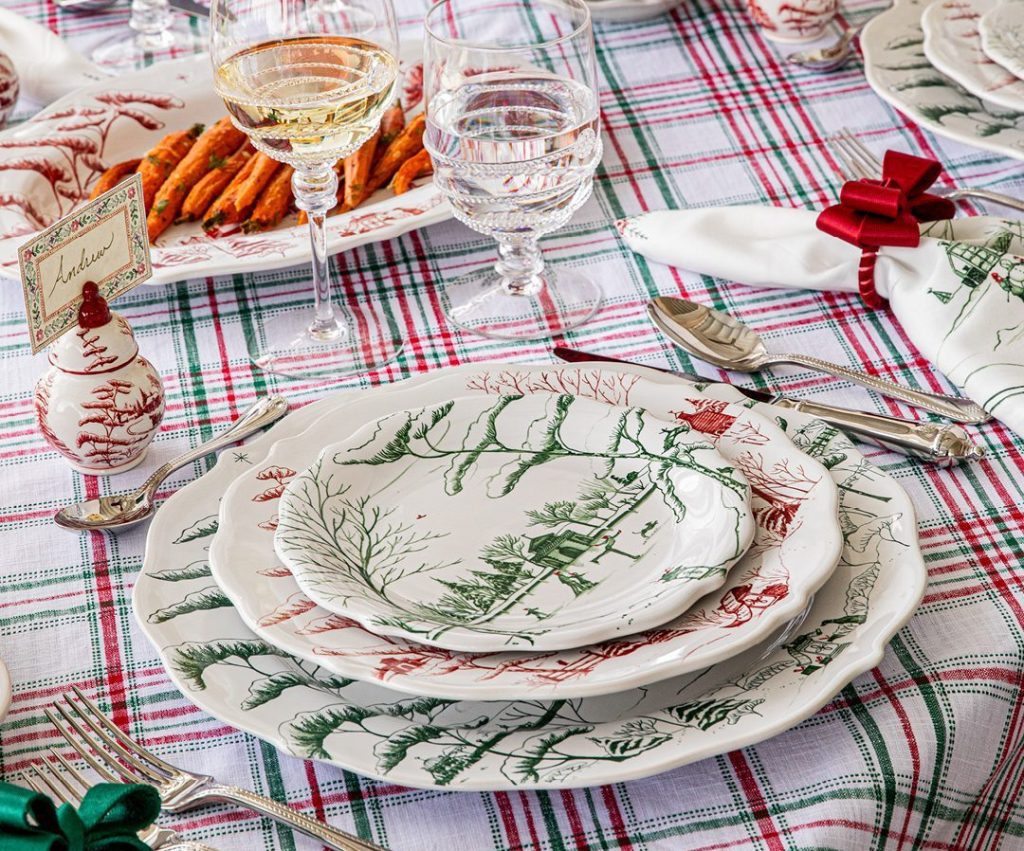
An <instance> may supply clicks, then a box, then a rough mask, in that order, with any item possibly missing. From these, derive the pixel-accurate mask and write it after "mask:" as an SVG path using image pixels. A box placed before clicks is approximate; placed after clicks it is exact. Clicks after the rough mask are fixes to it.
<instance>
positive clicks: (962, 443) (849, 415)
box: [553, 346, 985, 467]
mask: <svg viewBox="0 0 1024 851" xmlns="http://www.w3.org/2000/svg"><path fill="white" fill-rule="evenodd" d="M553 354H554V355H555V357H557V358H558V359H559V360H563V361H566V362H567V363H582V362H585V361H590V362H592V363H594V362H596V363H617V364H624V365H626V366H632V367H640V368H641V369H652V370H655V371H656V372H661V373H664V374H666V375H672V376H675V377H676V378H681V379H683V380H684V381H687V382H689V383H699V384H728V382H725V381H715V380H714V379H711V378H704V377H702V376H700V375H692V374H690V373H687V372H681V371H679V370H675V369H665V368H664V367H660V366H648V365H647V364H636V363H632V362H630V361H627V360H621V359H620V358H613V357H608V356H607V355H595V354H591V353H589V352H581V351H579V350H578V349H569V348H565V347H564V346H557V347H556V348H555V349H553ZM728 386H729V387H732V388H733V389H734V390H737V391H738V392H739V393H742V394H743V395H744V396H746V397H747V398H748V399H753V400H755V401H757V402H764V403H766V404H769V405H774V406H775V407H777V408H785V409H787V410H792V411H800V412H802V413H805V414H809V415H810V416H812V417H817V418H818V419H820V420H824V421H825V422H827V423H829V425H833V426H835V427H836V428H839V429H842V430H843V431H845V432H849V433H850V434H852V435H854V436H855V437H857V438H858V439H860V440H864V441H867V442H868V443H873V444H876V445H878V446H882V447H884V448H885V449H891V450H893V451H894V452H901V453H903V454H904V455H909V456H911V457H912V458H918V459H920V460H922V461H928V462H931V463H933V464H938V465H939V466H942V467H948V466H951V465H953V464H959V463H960V462H961V461H967V460H974V459H978V458H981V457H983V456H984V454H985V449H984V447H982V446H977V445H976V444H975V443H974V442H973V441H972V440H971V438H970V436H969V435H968V434H967V432H966V430H964V429H963V428H961V427H960V426H958V425H952V424H945V425H942V424H938V423H930V422H918V421H912V420H901V419H898V418H896V417H887V416H885V415H884V414H871V413H868V412H867V411H855V410H852V409H850V408H839V407H836V406H834V405H825V404H822V403H820V402H810V401H807V400H805V399H791V398H790V397H788V396H784V395H782V394H781V393H768V392H766V391H764V390H754V389H752V388H750V387H740V386H738V385H736V384H728Z"/></svg>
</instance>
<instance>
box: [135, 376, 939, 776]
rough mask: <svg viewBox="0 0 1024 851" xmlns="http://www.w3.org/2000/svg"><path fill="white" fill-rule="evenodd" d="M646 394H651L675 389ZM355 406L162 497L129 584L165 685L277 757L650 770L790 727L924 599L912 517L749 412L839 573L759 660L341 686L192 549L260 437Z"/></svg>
mask: <svg viewBox="0 0 1024 851" xmlns="http://www.w3.org/2000/svg"><path fill="white" fill-rule="evenodd" d="M539 371H540V370H539V368H533V369H532V370H531V369H530V368H528V367H523V368H520V369H517V370H516V372H515V373H513V374H510V373H509V371H508V370H505V369H503V368H502V367H500V366H495V367H490V368H489V367H487V366H486V365H484V366H481V365H474V366H472V367H461V368H455V369H452V370H443V371H437V372H435V373H432V374H431V376H428V377H427V380H429V378H431V377H437V376H439V375H463V376H465V377H466V379H467V380H469V379H470V378H474V379H476V378H479V379H480V380H483V381H486V382H489V383H490V385H491V386H498V385H501V384H502V383H503V382H504V381H505V377H506V376H510V378H511V379H515V377H516V375H519V374H524V373H525V374H533V375H536V374H537V373H538V372H539ZM546 371H547V372H549V373H551V374H554V375H558V376H561V378H562V379H563V380H564V381H567V382H573V383H576V384H578V385H579V386H583V385H587V386H588V387H590V388H592V390H593V392H595V393H600V392H601V388H602V387H603V386H604V383H605V382H612V383H614V382H615V381H617V380H621V379H622V378H623V376H630V377H634V378H635V377H636V376H635V375H634V374H632V373H630V372H629V371H628V369H617V368H615V367H601V368H588V369H580V368H571V369H570V368H550V367H549V368H546ZM659 380H660V379H659ZM416 381H417V380H413V381H411V382H404V383H403V384H405V385H407V386H411V385H414V384H415V383H416ZM662 383H663V385H664V388H665V393H666V394H672V393H678V392H680V388H681V387H683V386H684V385H681V384H680V383H679V382H677V381H671V380H665V381H662ZM709 389H713V390H714V391H715V392H730V391H728V390H727V389H726V390H721V389H720V388H717V387H715V388H709ZM362 395H363V394H362V393H360V392H353V393H351V394H338V395H337V396H334V397H332V398H331V399H329V400H324V401H323V402H319V403H317V404H315V405H310V406H308V407H306V408H304V409H302V410H299V411H297V412H295V413H294V414H291V415H290V416H289V417H287V418H286V419H285V420H284V421H283V422H282V423H281V424H279V425H278V426H275V427H274V428H273V429H272V430H271V431H269V432H268V433H266V434H264V435H263V436H261V437H259V438H257V439H256V440H254V441H252V442H251V443H249V444H247V445H246V446H245V448H244V451H239V452H230V451H229V452H225V453H224V454H223V455H222V456H221V460H220V463H219V464H218V465H217V466H216V467H215V468H214V469H213V470H212V471H211V472H210V473H208V474H207V475H205V476H203V477H202V478H201V479H198V480H197V481H195V482H193V483H192V484H190V485H188V486H187V487H185V488H183V489H182V490H180V491H178V492H177V493H176V494H174V495H173V496H172V497H171V498H170V499H169V500H168V501H167V502H166V503H165V504H164V506H163V507H162V508H161V510H160V512H159V513H158V514H157V515H156V517H155V518H154V520H153V523H152V525H151V527H150V532H149V540H148V545H147V548H146V558H145V561H144V564H143V568H142V571H141V573H140V575H139V578H138V580H137V582H136V585H135V594H134V599H133V603H134V608H135V612H136V616H137V618H138V621H139V623H140V624H141V626H142V629H143V630H144V631H145V633H146V634H147V635H148V636H149V638H150V640H151V641H153V643H154V644H155V646H156V647H157V648H159V650H160V653H161V656H162V658H163V660H164V663H165V664H166V666H167V669H168V672H169V674H170V676H171V678H172V679H173V680H174V682H175V683H176V684H177V685H178V686H179V687H180V688H181V689H182V691H183V692H184V693H185V694H186V695H188V696H189V698H190V699H191V700H193V701H194V702H195V703H196V704H197V705H199V706H200V707H201V708H203V709H204V710H206V711H207V712H210V713H212V714H213V715H214V716H216V717H218V718H220V719H221V720H223V721H224V722H225V723H227V724H231V725H234V726H236V727H239V728H241V729H243V730H246V731H248V732H250V733H253V734H254V735H256V736H259V737H261V738H263V739H265V740H267V741H268V742H271V743H272V744H274V745H276V746H277V747H280V748H282V749H284V750H287V751H289V752H291V753H294V754H297V755H301V756H306V757H312V758H315V759H321V760H326V761H328V762H330V763H332V764H334V765H337V766H339V767H341V768H346V769H350V770H353V771H357V772H359V773H361V774H366V775H369V776H373V777H379V778H382V779H385V780H387V781H388V782H390V783H400V784H404V785H409V786H423V787H442V788H449V789H455V790H484V789H488V790H499V789H517V788H518V789H523V788H568V787H573V786H587V785H595V784H603V783H614V782H618V781H623V780H629V779H632V778H636V777H642V776H645V775H649V774H655V773H657V772H660V771H666V770H668V769H671V768H674V767H676V766H680V765H684V764H686V763H688V762H693V761H695V760H698V759H702V758H704V757H708V756H713V755H716V754H722V753H726V752H728V751H731V750H734V749H736V748H740V747H744V746H747V745H750V744H753V743H755V742H758V741H761V740H763V739H765V738H767V737H769V736H772V735H776V734H778V733H781V732H782V731H783V730H786V729H787V728H789V727H791V726H793V725H794V724H797V723H798V722H800V721H801V720H803V719H804V718H807V717H808V716H809V715H811V714H812V713H813V712H815V711H816V710H817V709H818V708H819V707H821V706H822V705H823V704H825V703H826V702H827V701H828V700H830V699H831V698H832V697H833V696H834V695H835V694H836V693H837V692H838V691H839V690H840V689H841V688H842V687H843V686H844V685H846V684H847V683H848V682H849V681H850V680H851V679H852V678H853V677H855V676H857V675H858V674H860V673H862V672H864V671H867V670H868V669H870V668H872V667H873V666H874V665H876V664H878V662H879V661H880V660H881V658H882V653H883V651H884V649H885V645H886V643H887V642H888V640H889V639H890V638H891V637H892V635H893V634H894V633H895V631H896V630H897V629H899V627H900V626H901V625H902V624H903V623H905V622H906V620H907V619H908V618H909V617H910V615H911V613H912V612H913V610H914V608H915V607H916V605H917V603H918V601H919V600H920V597H921V594H922V592H923V590H924V584H925V579H926V572H925V567H924V563H923V561H922V559H921V554H920V551H919V549H918V546H917V533H916V525H915V520H914V512H913V507H912V505H911V503H910V501H909V499H908V498H907V495H906V493H904V491H903V490H902V489H901V488H900V487H899V485H898V484H896V482H895V481H893V480H892V479H891V478H890V477H889V476H887V475H886V474H885V473H884V472H883V471H882V470H880V469H878V468H877V467H875V466H873V465H872V464H871V463H870V462H868V461H867V460H866V459H864V458H863V456H861V455H860V454H859V453H858V452H857V450H856V449H855V448H854V447H853V446H851V445H850V443H849V442H848V441H847V440H846V439H845V438H844V437H843V436H842V435H840V434H838V433H836V432H835V431H834V430H832V429H830V428H828V427H827V426H825V425H823V424H822V423H818V422H816V421H814V420H812V419H810V418H809V417H807V416H806V415H802V414H799V413H796V412H792V411H780V412H775V411H774V410H773V409H772V408H771V407H770V406H756V407H755V410H759V411H760V412H762V413H763V414H765V415H767V416H770V417H774V418H775V419H776V421H777V422H778V424H779V425H780V426H781V427H782V428H783V429H784V430H785V431H786V432H787V434H789V435H790V437H791V438H792V439H793V440H794V442H795V443H796V444H797V446H799V447H800V448H801V449H802V450H803V451H804V452H806V453H807V454H809V455H811V456H812V457H815V458H817V459H819V460H820V461H821V462H822V463H824V465H825V466H826V467H827V468H828V469H829V473H830V475H831V476H832V478H833V480H834V481H835V482H836V485H837V487H838V488H839V494H840V505H839V517H840V522H841V525H842V528H843V538H844V547H843V554H842V557H841V559H840V563H839V566H838V567H837V569H836V571H835V573H833V575H832V577H831V578H830V579H829V580H828V582H826V583H825V585H824V586H823V587H822V588H821V589H820V590H819V591H818V593H817V594H816V596H815V600H814V605H813V607H812V608H811V610H810V612H809V613H808V615H807V617H806V618H805V619H804V620H803V621H802V622H801V623H800V624H799V625H798V627H797V628H795V629H793V630H792V632H791V634H790V635H788V636H787V637H786V638H785V639H784V640H782V641H781V642H774V643H773V644H772V645H770V646H771V649H770V650H769V649H768V648H766V647H765V646H760V647H754V648H751V649H750V650H748V651H747V652H745V653H743V654H740V655H738V656H734V657H732V658H730V659H727V660H725V661H723V662H720V663H718V664H717V665H715V666H714V667H712V668H707V669H705V670H702V671H697V672H693V673H691V674H688V675H686V676H685V677H680V678H677V679H672V680H667V681H664V682H661V683H658V684H656V685H654V686H650V687H645V688H637V689H632V690H630V691H626V692H621V693H617V694H615V695H611V696H608V697H601V698H578V699H572V700H553V701H542V700H521V701H490V702H467V701H457V700H445V699H441V698H416V697H409V696H407V695H403V694H400V693H397V692H395V691H392V690H390V689H387V688H385V687H382V686H377V685H372V684H366V683H357V682H353V681H352V680H350V679H347V678H345V677H340V676H337V675H333V674H330V673H328V672H326V671H324V670H323V669H321V668H319V667H318V666H317V665H316V664H315V663H312V662H308V661H303V660H301V659H297V658H296V657H294V656H291V655H289V654H287V653H285V652H284V651H282V650H279V649H278V648H276V647H274V646H272V645H270V644H268V643H267V642H265V641H262V640H260V639H259V638H258V637H257V636H256V635H255V634H254V633H253V632H252V631H251V630H250V629H249V628H248V627H246V625H245V623H244V622H243V621H242V620H241V618H240V617H239V616H238V614H237V613H236V611H235V609H234V608H233V607H232V606H231V603H230V602H229V601H228V600H227V598H226V597H225V596H224V595H223V593H222V592H221V591H220V589H219V588H218V587H217V586H216V585H215V584H213V582H212V580H211V577H210V570H209V565H208V562H207V556H208V552H207V550H208V547H209V544H210V541H211V540H212V538H213V536H214V535H215V534H216V531H217V525H218V520H217V511H218V503H219V501H220V498H221V496H222V494H223V493H224V491H225V489H226V488H227V486H228V485H229V484H230V483H231V481H232V480H233V479H234V478H235V477H236V476H237V475H238V474H239V473H241V472H242V471H244V470H247V469H251V468H253V467H258V466H259V465H261V464H262V461H263V459H265V458H266V457H267V454H268V453H269V451H270V450H271V448H272V447H273V445H274V443H275V442H276V441H277V440H279V439H282V438H287V437H291V436H294V435H296V434H299V433H301V432H302V431H303V430H304V429H305V428H306V427H307V426H308V425H309V424H310V423H312V422H313V421H314V420H315V419H316V418H317V417H318V416H319V415H320V414H322V413H323V412H325V411H326V410H329V409H330V408H331V406H337V405H339V404H340V403H342V402H343V401H344V400H345V399H346V398H347V399H352V400H355V399H358V398H360V397H361V396H362ZM685 395H686V397H688V398H692V397H693V396H694V391H693V390H692V389H690V388H686V389H685ZM727 398H728V399H729V401H734V397H732V396H728V397H727Z"/></svg>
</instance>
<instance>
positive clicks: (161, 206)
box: [153, 198, 169, 213]
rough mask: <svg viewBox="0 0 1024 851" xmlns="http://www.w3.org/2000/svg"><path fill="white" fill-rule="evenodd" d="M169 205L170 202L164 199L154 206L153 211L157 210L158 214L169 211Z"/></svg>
mask: <svg viewBox="0 0 1024 851" xmlns="http://www.w3.org/2000/svg"><path fill="white" fill-rule="evenodd" d="M168 203H169V201H168V199H167V198H162V199H160V200H159V201H157V202H156V203H155V204H154V205H153V209H154V210H156V211H157V212H158V213H162V212H163V211H164V210H166V209H167V204H168Z"/></svg>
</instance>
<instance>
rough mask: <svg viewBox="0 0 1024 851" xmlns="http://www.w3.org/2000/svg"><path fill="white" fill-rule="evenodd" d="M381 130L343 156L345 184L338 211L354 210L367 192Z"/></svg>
mask: <svg viewBox="0 0 1024 851" xmlns="http://www.w3.org/2000/svg"><path fill="white" fill-rule="evenodd" d="M380 136H381V132H380V130H378V131H377V132H376V133H374V134H373V135H372V136H370V138H369V139H367V140H366V141H365V142H363V144H362V145H360V146H359V150H358V151H356V152H355V153H353V154H350V155H349V156H347V157H345V161H344V163H345V164H344V171H345V186H344V191H343V193H342V196H341V209H340V210H338V212H339V213H347V212H348V211H349V210H354V209H355V208H356V207H358V206H359V205H360V204H362V203H363V200H364V199H365V198H366V196H367V195H368V194H369V193H368V192H367V191H366V181H367V180H368V179H369V177H370V169H371V168H372V166H373V157H374V154H375V153H376V152H377V141H378V140H379V139H380Z"/></svg>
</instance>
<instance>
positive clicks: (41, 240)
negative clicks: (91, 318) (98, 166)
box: [18, 174, 153, 354]
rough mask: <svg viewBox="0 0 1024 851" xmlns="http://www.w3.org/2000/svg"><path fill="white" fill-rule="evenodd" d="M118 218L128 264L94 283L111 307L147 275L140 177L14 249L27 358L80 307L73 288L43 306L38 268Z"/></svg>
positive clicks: (146, 236) (149, 270) (66, 327)
mask: <svg viewBox="0 0 1024 851" xmlns="http://www.w3.org/2000/svg"><path fill="white" fill-rule="evenodd" d="M118 216H121V217H123V218H124V222H125V232H124V233H125V235H124V238H125V240H126V241H127V247H128V256H129V261H128V262H127V263H126V264H123V265H122V266H120V267H119V268H118V269H116V270H114V271H113V272H111V273H109V274H107V275H106V276H104V277H103V278H102V279H100V280H97V281H96V284H97V286H99V290H100V295H102V296H103V298H105V299H106V300H107V301H111V300H112V299H114V298H116V297H117V296H119V295H123V294H124V293H126V292H128V291H129V290H131V289H133V288H134V287H137V286H138V285H139V284H141V283H142V282H143V281H145V280H147V279H148V278H150V277H151V276H152V274H153V271H152V265H151V262H150V255H149V231H148V229H147V228H146V211H145V209H144V207H143V204H142V177H141V176H140V175H138V174H133V175H132V176H131V177H130V178H128V179H127V180H124V181H122V182H121V183H119V184H118V185H117V186H115V187H114V188H113V189H111V190H110V191H109V192H105V193H104V194H103V195H100V196H99V197H98V198H97V199H96V200H94V201H90V202H89V203H88V204H86V205H85V206H84V207H80V208H79V209H78V210H76V211H75V212H73V213H72V214H71V215H69V216H65V217H64V218H63V219H61V220H60V221H58V222H56V223H54V224H53V225H51V226H50V227H48V228H47V229H46V230H44V231H43V232H42V233H39V234H37V235H36V236H34V237H33V238H32V239H30V240H29V241H28V242H26V243H24V244H23V245H21V246H19V248H18V259H19V262H20V265H21V281H22V287H23V289H24V293H25V316H26V317H27V319H28V330H29V343H30V345H31V346H32V353H33V354H35V353H36V352H38V351H39V350H40V349H43V348H45V347H46V346H48V345H50V343H52V342H53V341H54V340H56V339H57V338H58V337H60V336H61V334H63V333H64V332H66V331H68V330H69V329H70V328H72V327H74V325H75V324H76V323H77V321H78V307H79V305H80V304H81V303H82V295H81V288H80V287H77V288H76V289H77V294H76V295H75V296H73V297H72V298H69V299H67V300H65V301H63V302H62V303H61V304H57V305H51V304H47V302H46V294H45V291H44V288H43V286H42V284H41V282H40V280H39V266H40V264H41V263H42V262H43V261H44V260H45V259H46V258H47V257H50V256H51V255H52V254H53V253H54V252H56V251H60V250H63V249H66V248H67V247H68V246H69V245H71V244H72V243H74V242H75V241H76V240H79V239H85V238H88V236H89V233H90V232H91V231H93V230H94V229H95V228H96V227H98V226H99V225H101V224H104V223H105V222H107V221H109V220H110V219H113V218H116V217H118ZM81 277H82V281H81V283H85V281H86V280H92V279H90V278H89V277H88V275H87V274H83V275H82V276H81ZM76 283H77V282H76Z"/></svg>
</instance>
